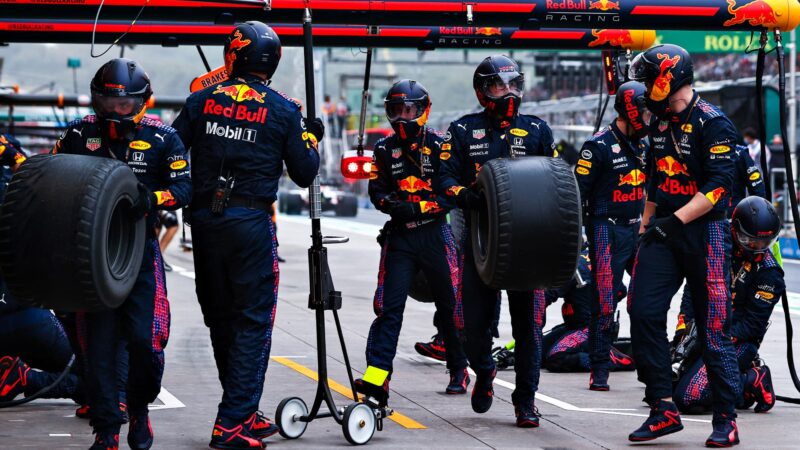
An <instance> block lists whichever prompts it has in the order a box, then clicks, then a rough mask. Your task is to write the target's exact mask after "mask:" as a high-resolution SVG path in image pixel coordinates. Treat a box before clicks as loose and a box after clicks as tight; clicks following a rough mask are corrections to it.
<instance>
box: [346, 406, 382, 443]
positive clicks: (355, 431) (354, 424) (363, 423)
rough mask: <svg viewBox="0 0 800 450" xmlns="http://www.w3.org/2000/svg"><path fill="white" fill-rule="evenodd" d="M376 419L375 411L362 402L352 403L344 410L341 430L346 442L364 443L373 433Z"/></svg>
mask: <svg viewBox="0 0 800 450" xmlns="http://www.w3.org/2000/svg"><path fill="white" fill-rule="evenodd" d="M376 426H377V419H376V418H375V412H374V411H373V410H372V408H370V407H369V406H367V405H365V404H364V403H353V404H351V405H349V406H348V407H347V409H345V410H344V418H343V419H342V430H343V431H344V437H345V438H347V442H349V443H351V444H353V445H364V444H366V443H367V442H369V440H370V439H372V436H373V435H374V434H375V428H376Z"/></svg>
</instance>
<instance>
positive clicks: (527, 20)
mask: <svg viewBox="0 0 800 450" xmlns="http://www.w3.org/2000/svg"><path fill="white" fill-rule="evenodd" d="M101 2H102V4H103V7H102V11H101V14H100V17H101V19H102V20H121V21H128V22H130V21H132V20H133V19H134V17H136V16H137V14H138V12H139V11H140V9H141V8H142V6H143V5H145V6H144V10H143V11H142V14H141V16H140V17H139V20H143V21H149V22H153V21H169V22H205V23H217V24H232V23H236V22H242V21H246V20H261V21H264V22H267V23H296V24H300V23H301V20H302V13H303V9H304V8H305V7H306V5H308V6H309V7H310V8H311V10H312V12H313V16H314V22H315V23H318V24H351V25H380V26H419V27H430V26H448V27H452V26H477V27H515V28H523V29H528V30H530V29H538V28H584V29H586V28H613V29H626V28H627V29H665V30H668V29H675V30H725V29H734V30H752V29H764V28H767V29H780V30H783V31H789V30H793V29H794V28H796V27H797V25H798V23H800V3H798V0H647V1H643V0H463V1H451V0H428V1H417V0H238V1H224V0H217V1H211V0H209V1H192V0H104V1H103V0H0V4H2V14H0V15H1V16H2V17H3V18H5V19H72V20H94V18H95V16H96V14H97V10H98V7H99V6H100V4H101Z"/></svg>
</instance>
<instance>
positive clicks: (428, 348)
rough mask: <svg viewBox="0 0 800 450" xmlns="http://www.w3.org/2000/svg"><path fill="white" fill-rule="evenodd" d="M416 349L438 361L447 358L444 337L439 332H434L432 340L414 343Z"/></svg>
mask: <svg viewBox="0 0 800 450" xmlns="http://www.w3.org/2000/svg"><path fill="white" fill-rule="evenodd" d="M414 350H416V351H417V353H419V354H420V355H422V356H427V357H428V358H433V359H435V360H437V361H444V360H445V348H444V338H442V337H441V336H439V335H438V334H434V335H433V337H431V341H430V342H417V343H416V344H414Z"/></svg>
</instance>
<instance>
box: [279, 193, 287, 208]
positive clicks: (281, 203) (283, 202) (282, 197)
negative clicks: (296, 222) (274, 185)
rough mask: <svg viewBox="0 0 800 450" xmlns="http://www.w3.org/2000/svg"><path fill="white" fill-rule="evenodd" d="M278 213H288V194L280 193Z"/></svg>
mask: <svg viewBox="0 0 800 450" xmlns="http://www.w3.org/2000/svg"><path fill="white" fill-rule="evenodd" d="M278 212H279V213H285V212H286V192H278Z"/></svg>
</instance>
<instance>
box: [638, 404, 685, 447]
mask: <svg viewBox="0 0 800 450" xmlns="http://www.w3.org/2000/svg"><path fill="white" fill-rule="evenodd" d="M682 429H683V424H682V423H681V415H680V413H679V412H678V408H676V407H675V403H672V402H668V401H665V400H656V401H655V402H652V403H650V417H648V418H647V420H645V421H644V423H643V424H642V426H641V427H639V428H638V429H637V430H636V431H634V432H633V433H631V434H629V435H628V440H629V441H633V442H642V441H652V440H653V439H656V438H660V437H661V436H666V435H668V434H671V433H675V432H678V431H681V430H682Z"/></svg>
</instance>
